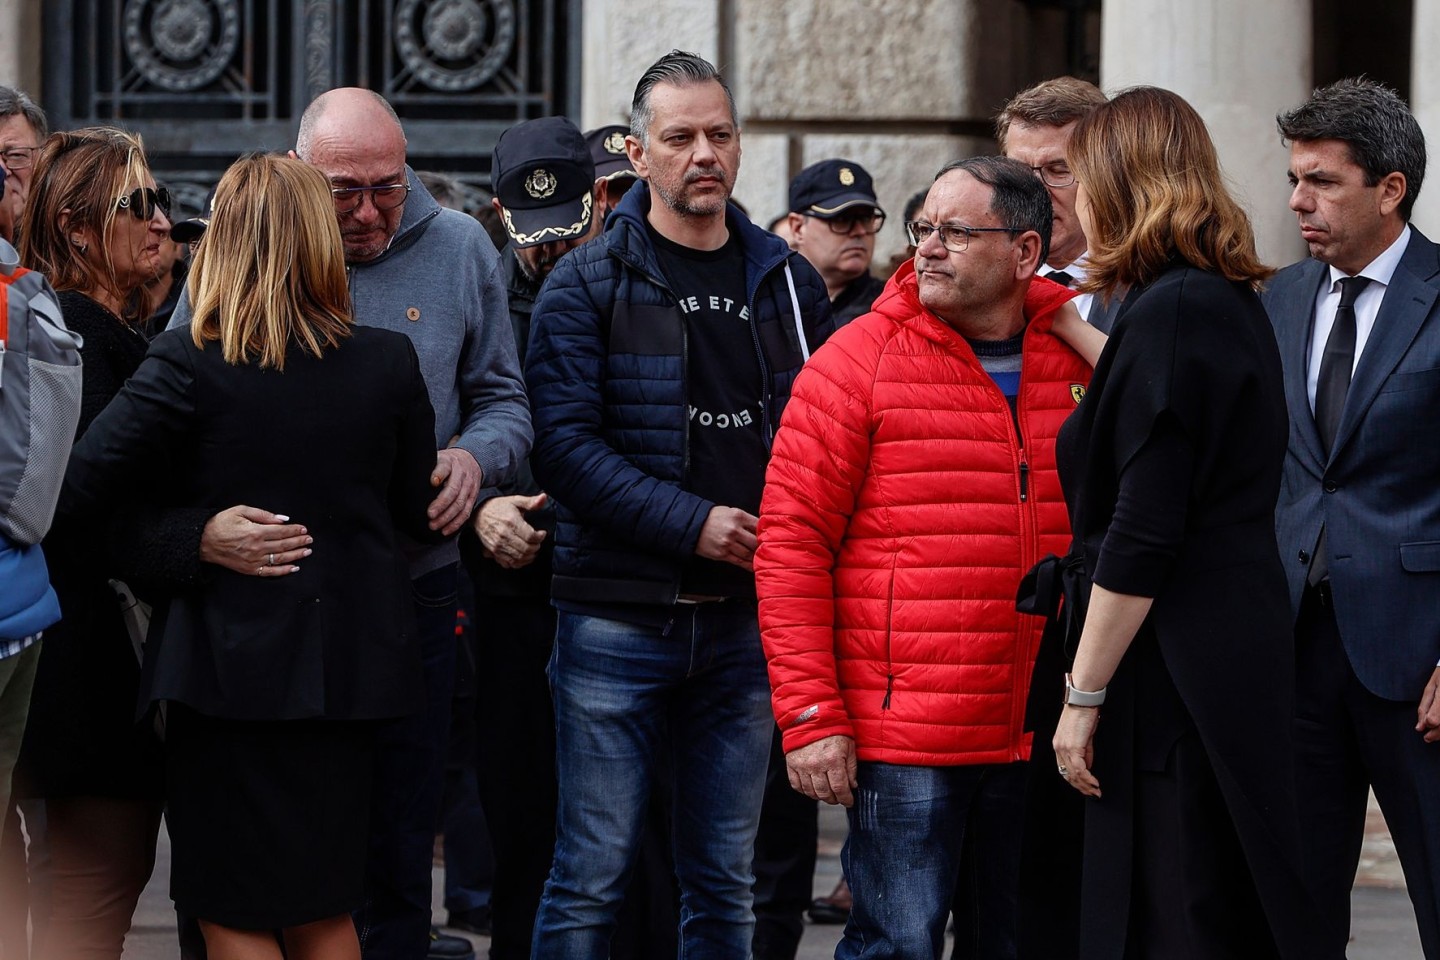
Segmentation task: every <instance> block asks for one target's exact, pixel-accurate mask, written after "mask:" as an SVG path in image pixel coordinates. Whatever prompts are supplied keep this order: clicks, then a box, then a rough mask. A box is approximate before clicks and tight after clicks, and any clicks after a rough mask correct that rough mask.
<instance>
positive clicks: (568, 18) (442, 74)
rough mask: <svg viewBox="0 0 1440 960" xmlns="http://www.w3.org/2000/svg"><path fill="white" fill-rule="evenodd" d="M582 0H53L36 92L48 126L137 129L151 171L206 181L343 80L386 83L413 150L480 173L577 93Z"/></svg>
mask: <svg viewBox="0 0 1440 960" xmlns="http://www.w3.org/2000/svg"><path fill="white" fill-rule="evenodd" d="M580 2H581V0H47V2H46V4H45V10H44V27H45V37H44V41H45V48H46V55H45V63H46V74H45V105H46V109H47V111H48V112H49V114H50V118H51V123H52V125H53V126H55V127H57V128H73V127H77V126H83V125H88V124H96V123H109V124H117V125H120V126H124V127H127V128H129V129H132V130H135V131H136V132H138V133H140V134H141V135H142V136H143V137H144V138H145V142H146V147H147V150H148V152H149V153H150V156H151V162H152V165H153V166H154V167H155V168H156V170H157V174H160V175H162V176H164V175H167V172H168V173H169V174H173V175H174V176H175V177H176V178H177V179H179V180H181V181H182V182H183V183H185V184H186V186H187V189H191V188H194V187H197V186H205V185H207V183H209V182H213V180H214V178H215V176H218V173H219V172H220V171H221V170H223V169H224V167H225V166H226V165H227V164H228V163H229V162H230V161H231V160H232V159H233V158H234V157H235V156H237V155H239V154H241V153H245V152H249V151H254V150H283V149H287V148H288V147H289V146H290V145H291V144H292V143H293V141H294V135H295V127H296V125H297V123H298V121H299V117H300V114H301V113H302V112H303V111H304V109H305V106H306V104H308V103H309V102H310V100H311V99H313V98H314V97H315V96H316V95H317V94H319V93H321V92H323V91H325V90H327V89H330V88H331V87H336V86H363V87H368V88H370V89H372V90H375V91H377V92H379V93H381V94H383V95H384V96H385V97H386V98H387V99H388V100H389V101H390V102H391V103H392V104H393V105H394V107H395V110H396V112H397V113H398V114H399V116H400V118H401V122H402V123H403V124H404V125H405V132H406V137H407V139H408V140H409V144H410V148H409V149H410V161H411V164H412V166H415V167H416V168H417V169H418V168H422V167H423V168H429V169H437V170H443V171H446V172H450V173H452V174H454V175H456V176H457V177H458V178H459V179H460V180H461V181H462V182H464V183H466V184H468V185H469V186H470V187H476V186H483V185H484V184H486V183H488V170H489V154H490V151H491V149H492V148H493V146H494V143H495V140H496V139H497V138H498V137H499V135H500V134H501V133H502V132H503V131H504V130H505V128H506V127H508V126H510V125H511V124H513V123H515V122H516V121H518V120H523V119H529V118H532V117H539V116H547V115H551V114H556V113H566V112H570V113H572V115H578V109H579V36H580V29H579V28H580V20H579V17H580Z"/></svg>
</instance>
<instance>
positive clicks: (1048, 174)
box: [1030, 160, 1075, 190]
mask: <svg viewBox="0 0 1440 960" xmlns="http://www.w3.org/2000/svg"><path fill="white" fill-rule="evenodd" d="M1030 169H1031V170H1032V171H1033V172H1034V174H1035V176H1037V177H1039V178H1040V179H1041V180H1044V181H1045V186H1047V187H1055V188H1056V189H1057V190H1058V189H1059V188H1061V187H1068V186H1070V185H1071V184H1072V183H1074V182H1075V174H1073V173H1071V172H1070V165H1069V164H1068V163H1066V162H1065V161H1064V160H1056V161H1055V162H1054V163H1047V164H1045V165H1044V166H1043V167H1031V168H1030Z"/></svg>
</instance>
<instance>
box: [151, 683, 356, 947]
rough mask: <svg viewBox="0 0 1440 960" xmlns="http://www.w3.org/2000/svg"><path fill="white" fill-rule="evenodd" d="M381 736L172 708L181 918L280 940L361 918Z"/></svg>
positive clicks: (173, 823) (170, 786)
mask: <svg viewBox="0 0 1440 960" xmlns="http://www.w3.org/2000/svg"><path fill="white" fill-rule="evenodd" d="M377 729H378V728H377V726H376V724H374V723H373V722H368V721H329V720H283V721H243V720H221V719H216V718H213V717H207V716H205V715H203V714H200V713H196V712H195V711H194V710H192V709H190V708H188V707H186V706H184V705H183V704H178V703H172V704H170V707H169V711H168V718H167V724H166V736H165V781H166V810H165V818H166V823H167V825H168V827H169V831H170V838H171V847H172V852H171V868H170V898H171V899H172V900H174V901H175V906H176V909H177V910H178V911H179V912H180V913H181V914H182V915H188V916H192V917H195V918H196V919H199V920H207V921H210V922H211V923H216V924H219V925H221V926H225V927H232V928H235V929H240V930H276V929H281V928H284V927H294V926H299V925H301V924H305V923H312V922H314V921H317V920H323V919H325V918H327V917H334V916H338V915H341V914H348V913H350V912H351V911H352V910H353V909H355V908H356V907H358V906H359V905H360V901H361V897H362V895H363V881H364V874H365V856H366V843H367V836H368V831H369V821H370V817H369V812H370V780H371V771H372V766H373V763H374V750H373V743H374V738H375V733H376V730H377Z"/></svg>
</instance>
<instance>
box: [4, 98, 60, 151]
mask: <svg viewBox="0 0 1440 960" xmlns="http://www.w3.org/2000/svg"><path fill="white" fill-rule="evenodd" d="M17 116H18V117H24V118H25V121H26V122H27V123H29V124H30V126H32V127H34V128H35V136H37V137H39V138H40V139H41V140H44V139H45V138H46V137H48V136H50V121H49V120H47V119H46V118H45V111H44V110H41V109H40V108H39V107H38V106H36V104H35V101H34V100H31V99H30V97H29V96H27V95H26V93H25V91H24V90H16V89H15V88H14V87H0V119H4V118H5V117H17Z"/></svg>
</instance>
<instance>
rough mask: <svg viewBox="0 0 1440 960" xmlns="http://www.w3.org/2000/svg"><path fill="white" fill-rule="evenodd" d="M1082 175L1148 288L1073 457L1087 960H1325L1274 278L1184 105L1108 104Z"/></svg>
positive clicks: (1088, 206)
mask: <svg viewBox="0 0 1440 960" xmlns="http://www.w3.org/2000/svg"><path fill="white" fill-rule="evenodd" d="M1069 161H1070V167H1071V169H1072V170H1073V171H1074V172H1075V176H1076V182H1077V193H1076V209H1077V211H1078V212H1079V214H1080V217H1081V218H1082V221H1083V223H1084V225H1085V235H1086V237H1087V239H1088V241H1089V245H1090V247H1089V280H1088V282H1087V284H1086V287H1088V289H1091V290H1094V291H1097V292H1102V293H1114V292H1116V291H1128V293H1126V294H1125V299H1124V303H1123V305H1122V307H1121V309H1120V313H1119V314H1118V318H1117V321H1116V324H1115V327H1114V330H1113V332H1112V334H1111V336H1110V339H1109V341H1108V343H1106V344H1105V345H1104V350H1103V352H1102V353H1101V354H1100V356H1099V359H1098V362H1097V363H1096V366H1095V374H1094V377H1093V379H1092V380H1091V382H1090V386H1089V390H1088V392H1087V393H1086V394H1085V397H1084V399H1083V400H1082V401H1081V403H1080V405H1079V406H1078V407H1077V408H1076V410H1075V412H1074V413H1073V414H1072V415H1071V417H1070V419H1069V420H1068V421H1067V422H1066V424H1065V426H1064V428H1063V429H1062V430H1061V432H1060V437H1059V440H1058V443H1057V454H1058V457H1059V467H1060V475H1061V480H1062V483H1063V484H1064V487H1065V493H1066V500H1067V502H1068V504H1069V507H1070V517H1071V526H1072V529H1073V532H1074V536H1075V547H1074V550H1076V551H1078V553H1079V554H1080V557H1081V559H1082V560H1083V565H1084V571H1085V574H1086V576H1087V577H1088V580H1089V583H1090V596H1089V600H1088V607H1087V609H1086V610H1085V611H1084V623H1083V628H1082V629H1081V632H1080V639H1079V645H1078V647H1077V649H1076V651H1075V657H1074V665H1073V667H1072V668H1071V673H1070V674H1069V675H1068V676H1067V677H1066V696H1065V701H1066V705H1065V708H1064V711H1063V713H1062V714H1061V718H1060V722H1059V727H1058V729H1057V730H1056V732H1055V736H1054V746H1055V758H1056V762H1057V765H1058V767H1059V769H1058V774H1059V776H1061V777H1063V778H1065V780H1066V781H1067V782H1068V783H1069V784H1070V785H1071V786H1073V787H1074V788H1075V789H1077V790H1079V791H1080V792H1081V793H1083V794H1085V795H1086V796H1087V797H1090V798H1092V800H1091V802H1090V803H1089V804H1087V808H1086V822H1085V852H1084V864H1083V883H1082V887H1081V931H1080V944H1079V954H1080V956H1083V957H1086V958H1096V960H1107V958H1111V960H1121V958H1148V957H1154V958H1169V957H1180V956H1184V957H1194V958H1212V957H1213V958H1221V957H1242V956H1243V957H1252V958H1262V957H1293V958H1302V957H1303V958H1306V960H1310V958H1315V957H1323V956H1324V953H1323V951H1321V950H1319V949H1316V948H1315V946H1314V945H1313V943H1312V940H1311V933H1310V925H1311V924H1312V923H1313V916H1312V913H1313V910H1312V908H1311V906H1310V903H1309V901H1308V899H1307V897H1306V895H1305V893H1304V888H1303V885H1302V882H1301V873H1300V866H1299V865H1300V852H1299V851H1300V847H1299V836H1298V832H1297V827H1296V808H1295V793H1294V789H1295V788H1294V780H1293V776H1292V771H1291V756H1292V753H1291V748H1290V739H1291V733H1290V730H1291V723H1292V722H1293V718H1294V714H1293V709H1292V707H1293V693H1294V664H1293V659H1294V658H1293V651H1292V648H1291V640H1290V636H1291V634H1290V628H1289V603H1288V600H1287V594H1286V586H1285V578H1284V575H1283V573H1282V570H1281V567H1280V558H1279V555H1278V551H1277V548H1276V545H1275V534H1274V526H1273V525H1274V509H1275V501H1276V497H1277V495H1278V492H1279V486H1280V467H1281V461H1282V459H1283V457H1284V455H1285V443H1286V434H1287V431H1288V417H1287V415H1286V410H1285V397H1284V393H1283V388H1282V384H1281V378H1280V356H1279V352H1278V350H1277V348H1276V345H1275V339H1274V336H1273V334H1272V333H1271V329H1270V324H1269V321H1268V320H1267V318H1266V315H1265V311H1264V309H1263V308H1262V307H1261V305H1260V301H1259V298H1258V297H1257V296H1256V292H1255V291H1256V287H1257V286H1258V285H1259V284H1260V282H1261V281H1263V280H1264V279H1265V278H1266V277H1268V276H1269V275H1270V272H1271V271H1270V270H1269V269H1268V268H1267V267H1266V266H1265V265H1264V264H1262V263H1261V262H1260V260H1259V259H1258V258H1257V256H1256V254H1255V245H1254V238H1253V235H1252V232H1251V228H1250V223H1249V220H1248V219H1247V217H1246V215H1245V212H1244V211H1243V210H1242V209H1241V207H1240V206H1239V204H1237V203H1236V202H1235V200H1234V199H1233V198H1232V197H1231V196H1230V194H1229V192H1228V190H1227V189H1226V186H1225V182H1224V179H1223V176H1222V174H1221V172H1220V165H1219V161H1218V158H1217V156H1216V152H1215V147H1214V145H1213V143H1212V142H1211V140H1210V137H1209V134H1208V132H1207V131H1206V129H1205V124H1204V121H1202V120H1201V119H1200V116H1199V115H1198V114H1197V113H1196V112H1195V110H1194V109H1193V108H1192V107H1191V106H1190V105H1189V104H1188V103H1186V102H1185V101H1184V100H1183V99H1181V98H1180V97H1179V96H1177V95H1176V94H1174V93H1171V92H1169V91H1167V90H1160V89H1157V88H1154V87H1137V88H1134V89H1131V90H1126V91H1123V92H1121V93H1120V94H1118V95H1117V96H1115V97H1114V98H1113V99H1111V100H1110V101H1109V102H1108V103H1106V104H1102V105H1100V106H1098V107H1096V108H1095V109H1094V111H1093V112H1091V113H1090V114H1089V115H1087V116H1086V117H1085V118H1083V119H1081V120H1080V121H1079V122H1078V123H1077V125H1076V127H1075V130H1074V132H1073V134H1072V136H1071V139H1070V146H1069ZM1102 704H1103V706H1102ZM1102 712H1103V713H1104V716H1105V722H1104V723H1098V719H1099V716H1100V714H1101V713H1102Z"/></svg>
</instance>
